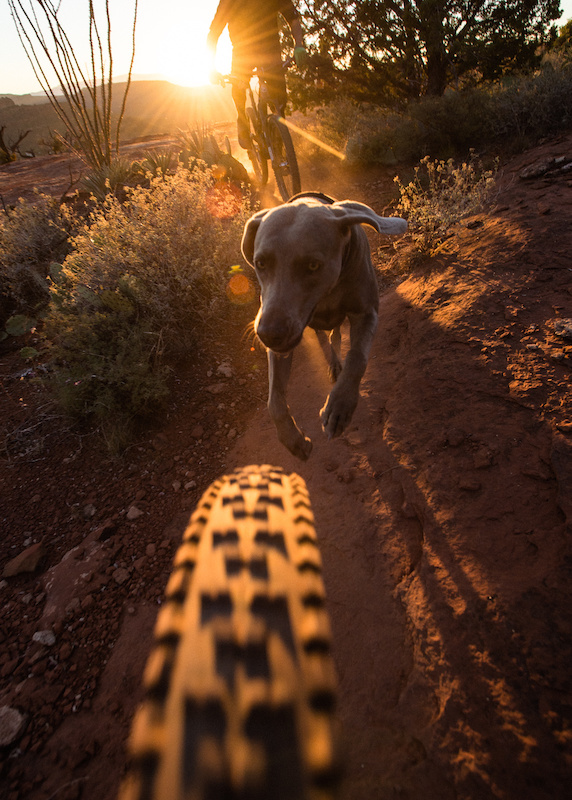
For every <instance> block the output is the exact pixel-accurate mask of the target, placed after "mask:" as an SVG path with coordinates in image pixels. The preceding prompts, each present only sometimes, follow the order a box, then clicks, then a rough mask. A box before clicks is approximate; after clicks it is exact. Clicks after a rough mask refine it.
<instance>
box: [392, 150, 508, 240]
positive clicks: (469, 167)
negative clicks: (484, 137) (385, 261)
mask: <svg viewBox="0 0 572 800" xmlns="http://www.w3.org/2000/svg"><path fill="white" fill-rule="evenodd" d="M395 182H396V183H397V186H398V188H399V193H400V196H401V198H400V200H399V203H398V205H397V207H396V210H397V212H398V213H399V214H401V215H402V216H404V217H406V218H407V222H408V225H409V239H410V241H411V242H412V243H413V246H414V249H415V250H416V251H417V252H418V253H420V254H422V255H427V254H431V252H433V251H434V250H435V248H436V247H437V246H438V245H439V244H440V243H441V242H442V241H443V240H444V239H445V238H447V236H449V235H450V233H451V227H452V226H453V225H455V224H456V223H457V222H459V220H461V219H462V218H463V217H467V216H470V215H471V214H474V213H476V212H477V211H479V210H481V209H482V208H483V207H484V206H485V204H486V203H487V202H488V201H489V199H490V196H491V193H492V191H493V189H494V172H493V171H492V170H483V169H482V165H481V164H480V162H478V161H477V160H476V159H475V158H473V160H472V161H471V162H469V163H466V162H464V163H462V164H461V165H459V166H456V165H455V164H454V162H453V160H452V159H449V160H448V161H446V162H445V161H431V159H430V158H429V157H428V156H427V157H426V158H424V159H423V160H422V161H421V163H420V165H419V166H417V167H416V168H415V177H414V179H413V180H412V181H411V182H410V183H408V184H407V185H404V184H403V183H402V182H401V181H400V179H399V178H395Z"/></svg>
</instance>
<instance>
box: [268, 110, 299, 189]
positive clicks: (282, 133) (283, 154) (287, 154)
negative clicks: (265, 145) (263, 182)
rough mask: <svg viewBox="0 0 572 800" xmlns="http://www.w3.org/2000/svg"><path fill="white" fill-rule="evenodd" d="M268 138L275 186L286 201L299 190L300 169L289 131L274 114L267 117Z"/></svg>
mask: <svg viewBox="0 0 572 800" xmlns="http://www.w3.org/2000/svg"><path fill="white" fill-rule="evenodd" d="M268 139H269V144H270V147H271V150H272V154H271V159H272V169H273V171H274V176H275V178H276V186H277V187H278V191H279V192H280V196H281V197H282V199H283V200H285V201H286V200H289V199H290V198H291V197H293V196H294V195H295V194H298V193H299V192H300V189H301V185H300V170H299V168H298V159H297V158H296V151H295V150H294V144H293V142H292V137H291V136H290V131H289V130H288V128H287V126H286V125H285V124H284V123H283V122H281V121H280V117H278V116H277V115H276V114H273V115H272V116H270V117H269V118H268Z"/></svg>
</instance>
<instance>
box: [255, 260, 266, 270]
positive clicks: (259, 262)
mask: <svg viewBox="0 0 572 800" xmlns="http://www.w3.org/2000/svg"><path fill="white" fill-rule="evenodd" d="M265 266H266V264H265V262H264V260H263V259H262V258H257V259H256V260H255V262H254V268H255V269H264V268H265Z"/></svg>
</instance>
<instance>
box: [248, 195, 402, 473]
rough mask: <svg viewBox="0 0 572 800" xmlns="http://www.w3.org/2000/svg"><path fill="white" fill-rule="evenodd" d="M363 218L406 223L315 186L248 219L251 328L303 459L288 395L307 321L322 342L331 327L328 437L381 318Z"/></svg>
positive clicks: (387, 229)
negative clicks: (345, 332)
mask: <svg viewBox="0 0 572 800" xmlns="http://www.w3.org/2000/svg"><path fill="white" fill-rule="evenodd" d="M360 223H365V224H366V225H371V226H372V227H373V228H375V229H376V230H377V232H378V233H384V234H399V233H404V231H405V230H406V228H407V223H406V222H405V220H403V219H400V218H399V217H380V216H378V215H377V214H376V213H375V211H372V209H371V208H369V207H368V206H366V205H363V204H362V203H354V202H351V201H350V200H342V201H340V202H334V201H333V200H332V199H331V198H329V197H326V196H325V195H322V194H318V193H315V192H309V193H304V194H301V195H297V196H296V197H293V198H292V199H291V200H290V201H289V202H288V203H285V204H284V205H281V206H278V207H277V208H272V209H266V210H263V211H259V212H258V213H257V214H255V215H254V216H253V217H251V218H250V219H249V220H248V222H247V223H246V225H245V228H244V234H243V237H242V253H243V255H244V257H245V259H246V260H247V261H248V263H249V264H251V265H252V266H253V267H254V269H255V270H256V276H257V278H258V282H259V284H260V290H261V297H260V310H259V312H258V314H257V316H256V319H255V321H254V329H255V331H256V333H257V335H258V337H259V339H260V340H261V341H262V343H263V344H264V345H265V346H266V347H267V349H268V378H269V384H270V386H269V395H268V410H269V412H270V416H271V418H272V420H273V422H274V424H275V426H276V430H277V433H278V438H279V439H280V441H281V442H282V444H283V445H284V446H285V447H287V448H288V450H290V452H291V453H293V454H294V455H295V456H297V457H298V458H300V459H303V460H306V459H307V458H308V456H309V455H310V452H311V450H312V442H311V440H310V439H309V438H308V437H307V436H305V435H304V434H303V433H302V431H301V430H300V429H299V428H298V426H297V425H296V423H295V422H294V419H293V418H292V415H291V414H290V410H289V408H288V403H287V402H286V387H287V385H288V379H289V377H290V368H291V366H292V351H293V350H294V348H295V347H296V345H297V344H298V343H299V342H300V340H301V338H302V335H303V333H304V328H305V327H306V326H310V327H311V328H314V330H316V332H317V334H318V337H319V338H320V341H321V343H322V345H325V344H327V339H326V334H325V333H324V331H330V332H331V333H330V336H329V342H330V355H329V362H330V376H331V378H332V380H333V381H335V386H334V388H333V389H332V391H331V392H330V395H329V397H328V398H327V400H326V403H325V405H324V407H323V408H322V410H321V411H320V419H321V422H322V427H323V429H324V431H325V433H326V434H327V435H328V437H329V438H332V437H333V436H339V435H340V434H341V433H342V432H343V431H344V429H345V428H346V427H347V425H348V423H349V422H350V420H351V418H352V415H353V413H354V411H355V408H356V405H357V402H358V397H359V386H360V381H361V379H362V377H363V374H364V372H365V368H366V365H367V360H368V356H369V351H370V348H371V343H372V340H373V335H374V333H375V329H376V326H377V311H378V306H379V292H378V286H377V281H376V276H375V272H374V268H373V265H372V263H371V256H370V250H369V243H368V240H367V237H366V235H365V232H364V230H363V229H362V228H361V227H360ZM346 317H347V318H348V320H349V323H350V349H349V352H348V354H347V356H346V359H345V362H344V364H343V366H342V364H341V361H340V352H339V350H340V342H341V335H340V325H341V324H342V322H343V321H344V320H345V318H346Z"/></svg>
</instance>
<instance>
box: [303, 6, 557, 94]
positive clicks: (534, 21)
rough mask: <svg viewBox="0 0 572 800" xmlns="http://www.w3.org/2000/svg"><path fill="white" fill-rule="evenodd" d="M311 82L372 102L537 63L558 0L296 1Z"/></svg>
mask: <svg viewBox="0 0 572 800" xmlns="http://www.w3.org/2000/svg"><path fill="white" fill-rule="evenodd" d="M298 7H299V10H300V13H301V15H302V17H303V20H304V24H305V27H306V31H307V32H308V39H309V41H310V42H311V46H312V49H313V51H314V59H313V65H314V77H315V78H317V79H318V80H319V81H321V83H322V86H326V87H330V89H332V90H334V91H339V90H340V88H341V89H346V90H350V91H351V93H352V94H353V95H354V96H356V97H361V98H362V99H364V100H370V101H373V102H376V103H380V104H387V103H391V102H395V101H396V100H397V99H402V98H411V97H419V96H421V95H424V94H430V95H441V94H443V92H444V91H445V89H446V88H447V86H448V85H451V84H452V83H453V84H454V83H458V82H459V81H460V79H461V78H462V77H463V76H467V75H468V74H469V73H470V74H471V75H472V76H473V79H474V80H475V79H484V80H494V79H496V78H498V77H499V76H500V75H502V74H504V73H505V72H507V71H510V70H517V69H526V68H530V67H531V66H532V65H534V64H535V63H537V60H538V58H539V47H540V46H541V45H543V44H545V43H546V42H547V41H548V40H549V39H550V37H554V35H555V31H554V30H553V29H552V28H551V22H552V21H553V20H555V19H558V17H559V15H560V4H559V0H353V1H351V2H347V1H346V0H299V2H298Z"/></svg>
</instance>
